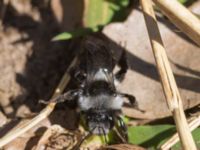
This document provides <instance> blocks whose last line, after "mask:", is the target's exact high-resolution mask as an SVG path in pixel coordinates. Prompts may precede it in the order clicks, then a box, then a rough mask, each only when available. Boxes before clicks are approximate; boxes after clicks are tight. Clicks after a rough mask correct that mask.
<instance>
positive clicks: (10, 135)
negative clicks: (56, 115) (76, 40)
mask: <svg viewBox="0 0 200 150" xmlns="http://www.w3.org/2000/svg"><path fill="white" fill-rule="evenodd" d="M77 61H78V58H77V57H75V58H74V59H73V61H72V63H71V64H70V66H69V67H68V69H67V70H66V72H65V74H64V76H63V77H62V79H61V81H60V83H59V85H58V86H57V88H56V90H55V91H54V94H53V96H52V98H54V97H57V96H58V95H60V94H61V93H62V92H63V91H64V89H65V87H66V85H67V84H68V83H69V80H70V78H71V77H70V75H69V73H68V72H69V70H70V69H71V68H72V67H73V66H74V65H75V64H76V63H77ZM55 105H56V103H50V104H48V105H47V106H46V107H45V108H44V109H43V110H42V111H41V112H40V113H39V114H38V115H37V116H36V117H34V118H33V119H31V120H27V121H26V122H24V123H23V124H22V125H20V126H19V127H17V128H15V129H13V130H11V131H10V132H9V133H7V134H6V135H5V136H3V137H2V138H1V139H0V148H1V147H3V146H4V145H6V144H7V143H9V142H11V141H12V140H14V139H15V138H17V137H19V136H20V135H22V134H23V133H25V132H26V131H28V130H29V129H31V128H32V127H34V126H35V125H37V124H38V123H39V122H41V121H42V120H43V119H45V118H46V117H47V116H48V115H49V114H50V113H51V112H52V111H53V110H54V107H55Z"/></svg>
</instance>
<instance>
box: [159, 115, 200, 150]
mask: <svg viewBox="0 0 200 150" xmlns="http://www.w3.org/2000/svg"><path fill="white" fill-rule="evenodd" d="M199 126H200V115H198V116H196V117H194V118H193V119H192V121H190V123H189V128H190V131H193V130H194V129H196V128H197V127H199ZM178 141H179V137H178V133H175V134H174V135H173V136H172V137H171V138H170V139H169V140H167V142H165V143H164V144H163V145H162V146H161V150H168V149H170V148H171V147H172V146H173V145H175V144H176V143H177V142H178Z"/></svg>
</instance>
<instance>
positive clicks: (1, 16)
mask: <svg viewBox="0 0 200 150" xmlns="http://www.w3.org/2000/svg"><path fill="white" fill-rule="evenodd" d="M9 2H10V0H3V4H2V5H3V6H2V8H1V10H0V27H1V26H2V24H3V20H4V17H5V12H6V9H7V6H8V4H9Z"/></svg>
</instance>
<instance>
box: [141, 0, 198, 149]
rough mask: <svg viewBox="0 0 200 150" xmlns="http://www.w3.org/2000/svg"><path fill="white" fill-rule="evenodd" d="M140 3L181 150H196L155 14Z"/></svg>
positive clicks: (145, 2)
mask: <svg viewBox="0 0 200 150" xmlns="http://www.w3.org/2000/svg"><path fill="white" fill-rule="evenodd" d="M140 2H141V5H142V9H143V14H144V18H145V22H146V26H147V30H148V34H149V38H150V42H151V46H152V50H153V53H154V57H155V60H156V64H157V69H158V73H159V76H160V78H161V83H162V86H163V90H164V93H165V97H166V100H167V104H168V107H169V109H170V110H171V112H172V114H173V117H174V120H175V123H176V128H177V131H178V134H179V136H180V139H181V143H182V146H183V149H185V150H196V145H195V143H194V140H193V138H192V135H191V132H190V130H189V127H188V124H187V120H186V117H185V114H184V110H183V106H182V100H181V97H180V94H179V91H178V88H177V85H176V81H175V79H174V76H173V73H172V70H171V67H170V64H169V61H168V58H167V55H166V52H165V48H164V46H163V42H162V39H161V35H160V32H159V29H158V24H157V21H156V17H155V13H154V10H153V7H152V1H151V0H140Z"/></svg>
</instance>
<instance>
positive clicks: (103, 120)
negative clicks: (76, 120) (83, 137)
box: [84, 110, 114, 135]
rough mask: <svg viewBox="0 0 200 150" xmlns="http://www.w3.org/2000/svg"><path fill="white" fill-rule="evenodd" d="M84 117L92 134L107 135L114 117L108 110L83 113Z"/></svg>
mask: <svg viewBox="0 0 200 150" xmlns="http://www.w3.org/2000/svg"><path fill="white" fill-rule="evenodd" d="M84 117H85V121H86V125H87V127H88V129H89V131H92V133H93V134H97V135H102V134H107V133H108V132H109V131H110V130H111V129H112V128H113V126H114V115H113V114H112V112H109V111H108V110H88V111H86V112H84Z"/></svg>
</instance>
